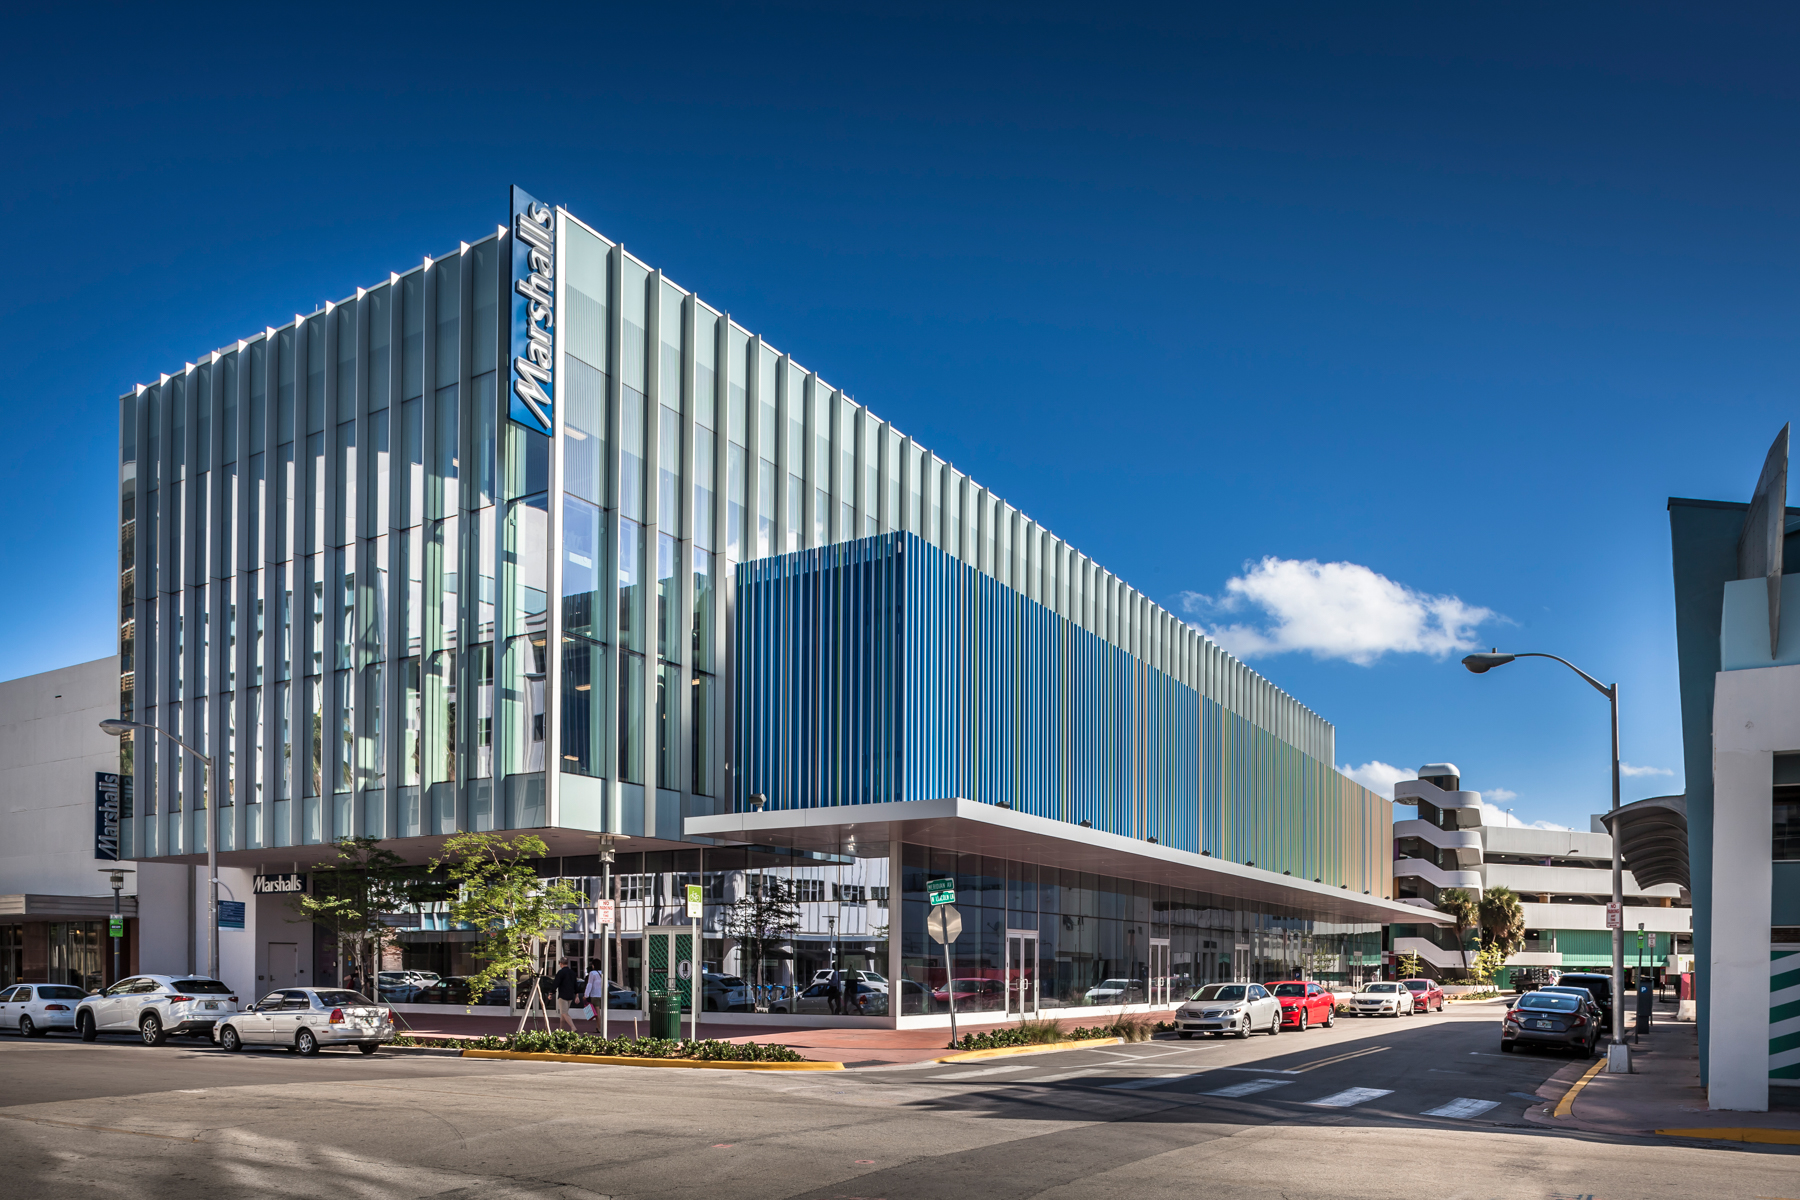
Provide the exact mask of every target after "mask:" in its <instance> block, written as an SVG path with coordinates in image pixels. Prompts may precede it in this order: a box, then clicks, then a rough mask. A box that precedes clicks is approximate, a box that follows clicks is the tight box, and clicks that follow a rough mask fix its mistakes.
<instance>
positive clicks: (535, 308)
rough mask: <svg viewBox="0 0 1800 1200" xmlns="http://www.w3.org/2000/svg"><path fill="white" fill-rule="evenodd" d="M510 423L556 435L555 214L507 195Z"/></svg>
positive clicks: (519, 195)
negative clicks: (510, 269)
mask: <svg viewBox="0 0 1800 1200" xmlns="http://www.w3.org/2000/svg"><path fill="white" fill-rule="evenodd" d="M512 215H513V220H512V235H513V321H512V353H513V384H512V405H511V412H510V415H511V417H512V419H513V420H514V421H516V422H518V423H519V424H520V425H523V426H525V427H526V428H527V429H531V430H535V431H536V432H538V433H542V434H545V435H549V434H551V433H553V432H554V431H555V429H556V421H555V414H556V405H555V402H554V400H553V397H554V396H555V395H556V388H555V386H554V383H555V381H554V379H553V378H552V374H551V372H552V370H553V368H554V366H555V363H556V355H555V349H554V347H555V340H556V210H555V209H553V208H551V207H550V206H549V205H548V204H540V203H538V202H537V201H536V200H534V199H532V198H531V197H530V196H528V195H526V194H525V192H524V191H523V190H521V189H520V188H517V187H515V188H513V190H512Z"/></svg>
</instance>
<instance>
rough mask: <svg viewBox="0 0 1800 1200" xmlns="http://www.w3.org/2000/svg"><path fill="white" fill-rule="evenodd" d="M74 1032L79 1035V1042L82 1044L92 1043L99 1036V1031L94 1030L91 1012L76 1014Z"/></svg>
mask: <svg viewBox="0 0 1800 1200" xmlns="http://www.w3.org/2000/svg"><path fill="white" fill-rule="evenodd" d="M75 1030H76V1032H77V1033H79V1034H80V1035H81V1040H82V1041H84V1042H91V1041H94V1040H96V1039H97V1038H99V1036H100V1031H99V1030H98V1029H95V1028H94V1014H93V1013H91V1012H83V1013H79V1014H77V1016H76V1017H75Z"/></svg>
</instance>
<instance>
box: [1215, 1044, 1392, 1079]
mask: <svg viewBox="0 0 1800 1200" xmlns="http://www.w3.org/2000/svg"><path fill="white" fill-rule="evenodd" d="M1392 1048H1393V1047H1391V1046H1370V1047H1369V1048H1368V1049H1366V1050H1352V1051H1351V1052H1350V1053H1348V1054H1339V1055H1337V1056H1336V1057H1333V1058H1321V1059H1319V1060H1318V1061H1316V1062H1309V1063H1304V1064H1302V1065H1300V1066H1298V1067H1286V1068H1283V1067H1219V1068H1217V1069H1218V1070H1220V1071H1254V1072H1256V1073H1258V1074H1262V1075H1304V1074H1306V1073H1307V1072H1308V1071H1316V1070H1318V1069H1319V1068H1320V1067H1331V1066H1336V1065H1337V1064H1338V1063H1341V1062H1349V1061H1350V1060H1351V1059H1353V1058H1361V1057H1363V1056H1364V1055H1366V1054H1385V1053H1386V1052H1387V1051H1389V1050H1391V1049H1392Z"/></svg>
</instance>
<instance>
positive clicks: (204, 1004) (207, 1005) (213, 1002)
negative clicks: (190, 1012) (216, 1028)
mask: <svg viewBox="0 0 1800 1200" xmlns="http://www.w3.org/2000/svg"><path fill="white" fill-rule="evenodd" d="M200 1007H202V1008H217V1007H219V1002H218V1001H217V1000H206V1001H203V1002H202V1003H201V1005H200Z"/></svg>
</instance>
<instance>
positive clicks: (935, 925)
mask: <svg viewBox="0 0 1800 1200" xmlns="http://www.w3.org/2000/svg"><path fill="white" fill-rule="evenodd" d="M939 882H948V881H947V880H934V881H933V888H934V891H935V888H936V885H937V883H939ZM950 895H951V897H952V898H954V897H955V895H956V893H955V891H951V892H950ZM925 928H926V929H927V930H928V931H929V932H930V934H931V940H932V941H934V942H936V943H937V944H938V945H940V946H942V947H943V948H944V994H945V995H946V996H948V997H950V1048H951V1049H953V1050H954V1049H955V1048H956V979H955V978H954V972H953V971H952V970H951V967H950V943H951V942H954V941H955V940H956V939H957V938H959V937H961V936H962V914H961V913H959V912H957V911H956V907H955V906H954V905H951V904H937V905H934V906H932V909H931V912H930V914H929V915H927V916H926V918H925Z"/></svg>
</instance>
